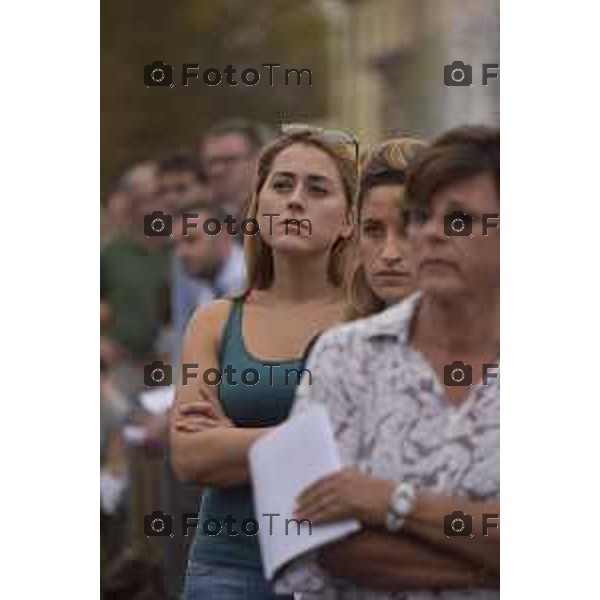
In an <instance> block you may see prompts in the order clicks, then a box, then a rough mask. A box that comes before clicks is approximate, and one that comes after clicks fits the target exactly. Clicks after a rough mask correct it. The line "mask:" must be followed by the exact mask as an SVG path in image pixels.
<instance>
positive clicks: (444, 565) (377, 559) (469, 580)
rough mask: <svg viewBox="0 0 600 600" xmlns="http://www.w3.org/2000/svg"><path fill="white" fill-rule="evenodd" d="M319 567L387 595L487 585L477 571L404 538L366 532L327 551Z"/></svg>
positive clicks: (322, 555)
mask: <svg viewBox="0 0 600 600" xmlns="http://www.w3.org/2000/svg"><path fill="white" fill-rule="evenodd" d="M319 562H320V564H321V566H322V567H323V568H325V570H326V571H328V572H329V573H330V574H331V575H333V576H336V577H341V578H345V579H350V580H351V581H353V582H354V583H356V584H358V585H360V586H363V587H371V588H376V589H383V590H389V591H399V590H410V589H416V590H418V589H429V590H431V589H438V588H439V589H456V588H469V587H474V586H477V587H482V586H484V585H489V582H487V583H484V582H483V581H482V580H481V579H480V569H478V568H477V567H476V566H475V565H473V564H472V563H469V562H467V561H465V560H462V559H460V558H456V557H453V556H450V555H448V554H444V553H443V552H440V551H438V550H437V549H435V548H433V547H431V546H429V545H427V544H425V543H423V542H421V541H419V540H415V539H411V538H409V537H407V536H406V535H403V536H398V535H392V534H389V533H386V532H383V531H382V532H379V531H377V530H374V529H368V530H366V531H364V532H361V533H359V534H357V535H355V536H352V538H349V539H348V540H345V541H342V542H339V543H338V544H335V545H333V546H332V547H329V548H327V549H326V550H325V551H323V552H322V553H321V555H320V560H319Z"/></svg>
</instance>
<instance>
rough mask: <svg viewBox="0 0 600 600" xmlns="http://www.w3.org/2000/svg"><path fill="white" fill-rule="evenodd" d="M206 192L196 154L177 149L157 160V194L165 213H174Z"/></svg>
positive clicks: (204, 180)
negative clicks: (177, 150)
mask: <svg viewBox="0 0 600 600" xmlns="http://www.w3.org/2000/svg"><path fill="white" fill-rule="evenodd" d="M207 194H208V190H207V188H206V179H205V177H204V176H203V174H202V173H201V172H200V165H199V163H198V159H197V157H196V156H194V155H193V154H188V153H186V152H185V151H179V152H174V153H172V154H169V155H168V156H165V157H164V158H163V159H162V160H160V161H159V163H158V195H159V197H160V198H161V203H162V206H163V207H164V208H163V210H164V211H165V212H166V213H168V214H174V213H176V212H177V211H178V210H180V209H181V208H182V207H183V206H186V205H189V204H190V202H193V201H194V200H196V199H197V198H199V197H204V196H206V195H207Z"/></svg>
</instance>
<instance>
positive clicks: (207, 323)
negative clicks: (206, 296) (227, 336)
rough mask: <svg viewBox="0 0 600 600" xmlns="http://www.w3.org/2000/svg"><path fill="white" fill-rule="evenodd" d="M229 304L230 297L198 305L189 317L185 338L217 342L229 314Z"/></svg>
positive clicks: (230, 301)
mask: <svg viewBox="0 0 600 600" xmlns="http://www.w3.org/2000/svg"><path fill="white" fill-rule="evenodd" d="M231 304H232V300H231V299H229V298H222V299H219V300H213V301H212V302H209V303H208V304H205V305H203V306H200V307H198V308H197V309H196V311H195V312H194V314H193V315H192V317H191V318H190V321H189V324H188V326H187V333H186V339H187V340H188V341H191V340H200V339H201V340H205V341H207V342H209V343H210V342H212V343H218V342H219V340H220V338H221V333H222V331H223V327H224V326H225V322H226V321H227V317H228V316H229V311H230V309H231Z"/></svg>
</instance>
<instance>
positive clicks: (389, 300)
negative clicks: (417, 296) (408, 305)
mask: <svg viewBox="0 0 600 600" xmlns="http://www.w3.org/2000/svg"><path fill="white" fill-rule="evenodd" d="M371 289H372V290H373V293H374V294H375V296H377V298H378V299H379V300H381V301H382V302H384V303H385V305H386V306H391V305H392V304H396V303H397V302H400V301H401V300H404V298H406V297H407V296H410V294H412V293H413V292H414V288H413V287H412V286H400V287H378V286H374V287H372V288H371Z"/></svg>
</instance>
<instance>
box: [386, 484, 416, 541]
mask: <svg viewBox="0 0 600 600" xmlns="http://www.w3.org/2000/svg"><path fill="white" fill-rule="evenodd" d="M415 494H416V491H415V486H414V485H413V484H412V483H408V482H407V481H403V482H401V483H399V484H398V485H397V486H396V488H395V489H394V491H393V492H392V495H391V497H390V508H389V510H388V513H387V515H386V516H385V528H386V529H387V530H388V531H392V532H393V531H399V530H400V529H402V526H403V525H404V521H405V519H406V517H407V516H408V515H409V514H410V512H411V511H412V509H413V506H414V503H415Z"/></svg>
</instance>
